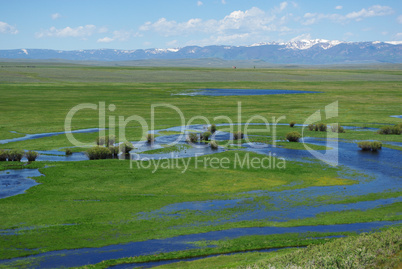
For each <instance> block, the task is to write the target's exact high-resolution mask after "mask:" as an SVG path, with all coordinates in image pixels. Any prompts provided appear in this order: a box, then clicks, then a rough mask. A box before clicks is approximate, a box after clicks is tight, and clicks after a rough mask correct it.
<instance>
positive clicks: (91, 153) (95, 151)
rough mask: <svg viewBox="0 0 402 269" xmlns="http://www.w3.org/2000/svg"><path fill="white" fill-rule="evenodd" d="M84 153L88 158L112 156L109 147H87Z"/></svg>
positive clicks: (98, 158)
mask: <svg viewBox="0 0 402 269" xmlns="http://www.w3.org/2000/svg"><path fill="white" fill-rule="evenodd" d="M86 154H87V156H88V158H89V159H90V160H100V159H107V158H110V157H111V156H112V153H111V152H110V149H109V148H105V147H99V146H96V147H92V148H90V149H88V150H87V151H86Z"/></svg>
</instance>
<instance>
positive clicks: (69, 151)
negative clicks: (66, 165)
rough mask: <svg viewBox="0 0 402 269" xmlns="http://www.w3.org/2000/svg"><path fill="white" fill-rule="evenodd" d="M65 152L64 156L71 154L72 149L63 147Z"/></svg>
mask: <svg viewBox="0 0 402 269" xmlns="http://www.w3.org/2000/svg"><path fill="white" fill-rule="evenodd" d="M65 152H66V156H70V155H72V154H73V151H72V149H65Z"/></svg>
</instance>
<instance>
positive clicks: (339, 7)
mask: <svg viewBox="0 0 402 269" xmlns="http://www.w3.org/2000/svg"><path fill="white" fill-rule="evenodd" d="M342 8H343V6H336V7H335V9H342Z"/></svg>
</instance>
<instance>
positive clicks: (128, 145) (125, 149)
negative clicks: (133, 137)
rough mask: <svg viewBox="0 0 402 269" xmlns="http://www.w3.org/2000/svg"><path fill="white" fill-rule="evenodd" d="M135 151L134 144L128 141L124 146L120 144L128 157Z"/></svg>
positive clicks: (121, 149)
mask: <svg viewBox="0 0 402 269" xmlns="http://www.w3.org/2000/svg"><path fill="white" fill-rule="evenodd" d="M133 149H134V146H133V144H131V143H130V142H128V141H125V142H123V143H122V144H120V151H121V152H123V154H126V155H127V154H128V153H129V152H130V151H131V150H133Z"/></svg>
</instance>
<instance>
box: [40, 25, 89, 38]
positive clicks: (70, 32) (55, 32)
mask: <svg viewBox="0 0 402 269" xmlns="http://www.w3.org/2000/svg"><path fill="white" fill-rule="evenodd" d="M95 31H96V26H95V25H91V24H89V25H85V26H78V27H76V28H71V27H65V28H63V29H57V28H56V27H51V28H50V29H48V30H42V31H40V32H38V33H36V37H37V38H42V37H81V38H85V37H88V36H91V35H92V34H93V33H95Z"/></svg>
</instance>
